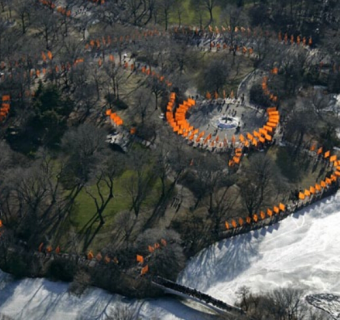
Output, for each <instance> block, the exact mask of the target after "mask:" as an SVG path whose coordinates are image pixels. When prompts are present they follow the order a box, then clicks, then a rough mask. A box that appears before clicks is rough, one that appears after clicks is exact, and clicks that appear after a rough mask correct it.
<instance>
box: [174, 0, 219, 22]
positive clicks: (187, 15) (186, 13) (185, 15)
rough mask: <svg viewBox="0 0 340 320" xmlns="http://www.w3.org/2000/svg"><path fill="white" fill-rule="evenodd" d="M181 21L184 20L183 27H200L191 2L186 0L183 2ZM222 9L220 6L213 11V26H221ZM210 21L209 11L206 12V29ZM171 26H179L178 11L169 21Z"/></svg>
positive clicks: (204, 18) (204, 19)
mask: <svg viewBox="0 0 340 320" xmlns="http://www.w3.org/2000/svg"><path fill="white" fill-rule="evenodd" d="M181 9H182V10H181V14H182V15H181V20H182V26H197V27H198V26H199V22H198V19H197V18H196V16H195V10H194V9H193V8H192V7H191V6H190V0H184V1H182V7H181ZM220 15H221V8H220V7H219V6H216V7H215V8H214V9H213V18H214V21H213V22H212V23H211V26H221V24H222V23H221V19H220ZM208 21H209V13H208V10H205V11H204V16H203V26H204V27H205V26H206V24H207V23H208ZM169 24H170V25H177V26H178V24H179V19H178V13H177V12H176V10H174V12H173V13H172V15H171V16H170V19H169Z"/></svg>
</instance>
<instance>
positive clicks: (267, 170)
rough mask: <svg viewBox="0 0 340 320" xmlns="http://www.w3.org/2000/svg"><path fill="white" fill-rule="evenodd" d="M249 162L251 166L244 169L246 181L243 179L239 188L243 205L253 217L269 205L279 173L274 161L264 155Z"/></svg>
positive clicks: (258, 155) (254, 157)
mask: <svg viewBox="0 0 340 320" xmlns="http://www.w3.org/2000/svg"><path fill="white" fill-rule="evenodd" d="M249 161H250V163H249V166H247V167H246V168H244V179H243V180H242V179H241V181H240V183H239V187H240V196H241V199H242V203H243V205H244V206H245V208H246V209H247V211H248V214H249V215H250V216H251V215H253V214H254V213H255V212H258V210H260V208H262V206H264V205H266V204H269V202H270V199H271V196H272V195H273V193H274V188H275V187H276V181H277V180H278V179H277V175H279V171H278V170H277V169H276V167H275V165H274V163H273V161H272V160H271V159H270V158H269V157H266V156H264V155H263V154H256V155H254V156H252V157H251V158H250V159H249Z"/></svg>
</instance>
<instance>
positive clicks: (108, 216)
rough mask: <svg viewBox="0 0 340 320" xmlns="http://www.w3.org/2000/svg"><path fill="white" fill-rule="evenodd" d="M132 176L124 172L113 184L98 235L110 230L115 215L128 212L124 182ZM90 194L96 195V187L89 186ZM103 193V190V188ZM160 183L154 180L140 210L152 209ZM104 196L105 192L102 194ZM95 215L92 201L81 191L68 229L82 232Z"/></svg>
mask: <svg viewBox="0 0 340 320" xmlns="http://www.w3.org/2000/svg"><path fill="white" fill-rule="evenodd" d="M131 174H132V171H125V172H124V173H123V174H122V176H120V177H119V178H118V179H117V180H116V181H115V182H114V198H113V199H112V200H111V202H110V203H109V205H108V206H107V207H106V209H105V211H104V220H105V224H104V226H103V227H102V228H101V229H100V231H99V233H104V232H108V231H110V230H111V229H112V226H113V224H114V219H115V215H116V214H117V213H118V212H122V211H126V210H130V208H131V198H130V196H129V194H128V193H127V191H126V190H125V188H124V181H125V180H126V179H128V178H129V177H130V176H131ZM88 189H89V191H90V192H91V193H93V194H94V195H97V194H98V193H97V190H96V186H91V187H89V188H88ZM103 189H104V191H105V188H103ZM160 191H161V182H160V180H159V179H157V180H155V181H154V182H153V183H152V185H151V191H150V192H149V194H148V196H147V197H146V199H145V201H144V203H143V205H142V210H147V209H148V208H151V207H153V206H154V205H155V204H156V203H157V201H158V199H159V196H160ZM104 194H105V192H104ZM95 214H96V207H95V204H94V201H93V199H92V198H91V197H90V196H89V195H88V194H87V193H86V191H85V190H82V191H81V192H80V193H79V195H78V197H77V199H76V207H75V210H74V211H73V212H72V213H71V215H70V227H73V228H74V230H75V232H77V233H78V232H83V231H84V230H83V228H84V226H86V224H87V223H88V222H89V221H90V220H91V219H92V218H93V216H94V215H95Z"/></svg>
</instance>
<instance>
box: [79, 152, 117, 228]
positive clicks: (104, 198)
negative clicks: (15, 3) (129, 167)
mask: <svg viewBox="0 0 340 320" xmlns="http://www.w3.org/2000/svg"><path fill="white" fill-rule="evenodd" d="M122 160H123V159H122V158H121V157H119V156H118V154H117V155H116V156H115V157H112V155H109V156H108V158H107V159H105V160H104V161H102V162H101V164H99V168H98V169H97V170H96V172H95V173H94V176H95V177H94V179H95V186H96V187H95V189H94V190H93V189H92V188H90V187H88V186H87V187H85V191H86V193H87V194H88V195H89V196H90V197H91V198H92V200H93V202H94V204H95V206H96V211H97V214H98V217H99V220H100V224H101V225H103V224H104V223H105V220H104V216H103V213H104V211H105V209H106V208H107V206H108V205H109V203H110V202H111V200H112V199H113V197H114V180H115V178H116V177H117V176H118V175H119V174H121V166H122V163H123V161H122Z"/></svg>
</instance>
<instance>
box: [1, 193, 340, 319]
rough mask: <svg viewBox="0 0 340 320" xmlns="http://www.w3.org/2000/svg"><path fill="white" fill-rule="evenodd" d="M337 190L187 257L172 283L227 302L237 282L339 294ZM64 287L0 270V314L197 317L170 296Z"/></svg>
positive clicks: (339, 212) (231, 299) (256, 287)
mask: <svg viewBox="0 0 340 320" xmlns="http://www.w3.org/2000/svg"><path fill="white" fill-rule="evenodd" d="M339 230H340V193H338V194H337V195H336V196H334V197H331V198H329V199H327V200H324V201H323V202H321V203H318V204H317V205H314V206H313V207H310V208H307V209H304V210H302V211H300V212H298V213H296V214H294V215H293V216H291V217H289V218H287V219H285V220H283V221H282V222H280V223H279V224H277V225H275V226H271V227H268V228H266V229H263V230H258V231H254V232H251V233H249V234H246V235H241V236H238V237H235V238H233V239H228V240H224V241H221V242H219V243H217V244H215V245H213V246H211V247H209V248H207V249H206V250H203V251H202V252H200V253H199V254H198V255H197V256H196V257H194V258H193V259H192V260H191V261H190V263H189V264H188V266H187V268H186V269H185V270H184V271H183V273H182V274H181V275H180V277H179V279H178V282H180V283H182V284H185V285H187V286H190V287H193V288H197V289H198V290H201V291H203V292H206V293H208V294H210V295H212V296H213V297H215V298H218V299H221V300H224V301H226V302H228V303H233V302H235V300H236V294H235V291H236V290H237V289H238V288H239V287H240V286H243V285H246V286H248V287H250V288H251V289H252V290H253V291H254V292H260V291H268V290H271V289H274V288H277V287H283V286H291V287H299V288H305V289H306V290H307V292H308V293H310V294H312V293H334V294H340V276H339V274H340V246H339V245H338V244H339V242H340V232H339ZM67 287H68V285H67V284H64V283H53V282H50V281H47V280H43V279H25V280H20V281H13V280H11V279H10V277H9V276H8V275H6V274H5V273H1V272H0V313H2V314H5V315H8V316H11V317H13V318H14V319H37V320H38V319H51V320H56V319H62V320H78V319H84V320H85V319H98V320H100V319H104V317H105V315H107V314H110V312H111V310H113V309H114V308H115V306H116V305H118V304H124V305H127V306H135V307H136V308H137V310H138V312H139V316H140V317H141V318H142V319H153V318H154V319H165V320H175V319H186V320H193V319H202V315H201V314H200V313H199V311H197V310H194V309H192V308H189V307H188V306H186V305H184V304H182V303H180V302H178V301H176V300H173V299H171V298H162V299H158V300H145V301H135V300H134V301H131V300H128V299H125V298H124V297H121V296H118V295H110V294H108V293H106V292H105V291H103V290H99V289H91V290H89V292H88V293H87V294H85V295H84V296H82V297H81V298H77V297H74V296H70V295H69V294H68V293H67Z"/></svg>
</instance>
